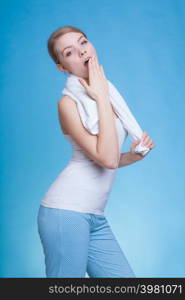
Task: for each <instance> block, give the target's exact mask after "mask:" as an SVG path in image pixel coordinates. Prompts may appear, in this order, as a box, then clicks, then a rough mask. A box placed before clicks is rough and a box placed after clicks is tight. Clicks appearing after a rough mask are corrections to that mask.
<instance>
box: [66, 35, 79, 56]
mask: <svg viewBox="0 0 185 300" xmlns="http://www.w3.org/2000/svg"><path fill="white" fill-rule="evenodd" d="M82 37H84V36H83V35H81V36H80V37H79V39H78V40H77V42H79V40H80V39H81V38H82ZM70 47H72V45H70V46H67V47H65V48H64V49H63V50H62V55H63V53H64V50H65V49H67V48H70Z"/></svg>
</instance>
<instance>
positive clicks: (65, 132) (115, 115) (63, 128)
mask: <svg viewBox="0 0 185 300" xmlns="http://www.w3.org/2000/svg"><path fill="white" fill-rule="evenodd" d="M111 106H112V105H111ZM112 113H113V117H114V118H115V119H117V118H118V115H117V114H116V113H115V111H114V109H113V107H112ZM60 125H61V129H62V131H63V133H64V134H68V132H67V130H66V129H65V127H64V124H63V123H62V120H61V119H60Z"/></svg>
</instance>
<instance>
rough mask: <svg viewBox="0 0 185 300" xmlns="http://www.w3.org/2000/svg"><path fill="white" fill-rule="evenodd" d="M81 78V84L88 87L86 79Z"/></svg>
mask: <svg viewBox="0 0 185 300" xmlns="http://www.w3.org/2000/svg"><path fill="white" fill-rule="evenodd" d="M78 80H79V82H80V83H81V85H83V87H84V88H85V89H88V87H89V86H88V84H87V83H86V81H85V80H84V79H82V78H81V77H80V78H79V79H78Z"/></svg>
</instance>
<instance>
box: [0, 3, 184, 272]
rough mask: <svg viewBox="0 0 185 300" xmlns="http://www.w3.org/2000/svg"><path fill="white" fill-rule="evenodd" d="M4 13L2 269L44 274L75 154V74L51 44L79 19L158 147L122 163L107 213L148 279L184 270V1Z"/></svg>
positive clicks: (12, 7)
mask: <svg viewBox="0 0 185 300" xmlns="http://www.w3.org/2000/svg"><path fill="white" fill-rule="evenodd" d="M0 20H1V27H0V28H1V47H0V54H1V55H0V59H1V81H0V86H1V102H0V109H1V115H0V143H1V160H0V164H1V165H0V167H1V209H0V212H1V214H0V217H1V247H0V257H1V270H0V276H1V277H45V270H44V256H43V252H42V246H41V243H40V239H39V236H38V232H37V223H36V218H37V212H38V208H39V204H40V201H41V199H42V197H43V195H44V193H45V192H46V191H47V189H48V187H49V185H50V184H51V183H52V182H53V180H54V179H55V178H56V176H57V175H58V173H59V172H61V170H62V169H63V168H64V167H65V166H66V164H67V162H68V160H69V159H70V157H71V146H70V144H69V142H68V141H67V140H66V139H65V137H64V136H63V134H62V132H61V130H60V127H59V122H58V115H57V101H58V100H59V99H60V98H61V97H62V94H61V91H62V89H63V87H64V84H65V80H66V76H65V75H64V73H62V72H60V71H59V70H58V69H57V68H56V67H55V64H54V62H53V61H52V60H51V58H50V57H49V55H48V53H47V47H46V43H47V39H48V37H49V35H50V34H51V33H52V32H53V31H54V30H55V29H57V28H59V27H61V26H65V25H72V26H76V27H79V28H80V29H82V30H83V31H84V32H85V33H86V34H87V36H88V38H89V40H90V41H91V42H92V43H93V45H94V46H95V48H96V50H97V54H98V57H99V60H100V63H101V64H102V65H103V67H104V71H105V73H106V76H107V78H108V79H109V80H111V81H112V82H113V83H114V84H115V86H116V87H117V88H118V90H119V91H120V93H122V95H123V96H124V98H125V100H126V102H127V103H128V105H129V107H130V109H131V110H132V113H133V114H134V116H135V118H136V119H137V120H138V123H139V124H140V126H141V128H142V129H143V130H146V131H147V132H148V134H149V135H150V136H151V137H152V139H153V140H154V143H155V144H156V147H155V148H154V149H153V150H152V151H151V152H150V153H149V155H148V156H147V157H146V158H145V159H144V160H142V161H140V162H137V163H135V164H132V165H130V166H127V167H124V168H120V169H118V171H117V176H116V181H115V183H114V185H113V189H112V191H111V195H110V198H109V201H108V204H107V207H106V211H105V215H106V217H107V218H108V220H109V222H110V224H111V226H112V229H113V231H114V233H115V235H116V237H117V239H118V241H119V243H120V245H121V247H122V249H123V251H124V253H125V255H126V256H127V258H128V260H129V262H130V264H131V266H132V268H133V270H134V272H135V273H136V276H137V277H184V276H185V259H184V253H185V239H184V235H185V217H184V216H185V204H184V202H185V201H184V200H185V185H184V165H185V161H184V157H185V155H184V149H185V139H184V129H185V126H184V125H185V124H184V123H185V121H184V119H185V118H184V108H185V84H184V79H185V60H184V53H185V32H184V28H185V1H183V0H182V1H180V0H166V1H165V0H155V1H153V0H128V1H123V0H122V1H112V0H111V1H110V0H104V1H103V0H102V1H87V0H85V1H84V0H80V1H74V0H70V1H68V0H65V1H59V0H58V1H57V0H55V1H49V0H48V1H42V0H40V1H28V0H27V1H20V0H17V1H6V2H5V1H4V3H3V4H2V3H1V13H0ZM130 143H131V140H130V138H128V139H127V141H126V143H125V144H124V146H123V151H122V152H127V151H129V146H130Z"/></svg>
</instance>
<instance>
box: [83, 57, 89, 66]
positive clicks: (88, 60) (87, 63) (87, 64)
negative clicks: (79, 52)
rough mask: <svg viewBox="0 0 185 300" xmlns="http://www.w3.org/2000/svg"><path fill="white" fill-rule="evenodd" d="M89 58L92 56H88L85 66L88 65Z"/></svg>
mask: <svg viewBox="0 0 185 300" xmlns="http://www.w3.org/2000/svg"><path fill="white" fill-rule="evenodd" d="M89 59H90V57H88V58H87V59H86V61H85V62H84V66H87V65H88V62H89Z"/></svg>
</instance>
